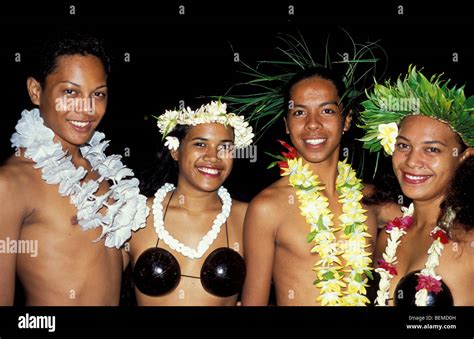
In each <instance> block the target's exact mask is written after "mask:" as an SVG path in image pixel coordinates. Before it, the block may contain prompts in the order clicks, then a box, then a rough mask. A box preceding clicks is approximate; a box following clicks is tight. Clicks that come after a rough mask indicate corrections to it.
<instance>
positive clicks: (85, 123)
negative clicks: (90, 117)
mask: <svg viewBox="0 0 474 339" xmlns="http://www.w3.org/2000/svg"><path fill="white" fill-rule="evenodd" d="M69 122H70V123H71V124H73V125H74V126H77V127H86V126H87V125H89V121H76V120H69Z"/></svg>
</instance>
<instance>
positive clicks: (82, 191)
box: [11, 109, 149, 248]
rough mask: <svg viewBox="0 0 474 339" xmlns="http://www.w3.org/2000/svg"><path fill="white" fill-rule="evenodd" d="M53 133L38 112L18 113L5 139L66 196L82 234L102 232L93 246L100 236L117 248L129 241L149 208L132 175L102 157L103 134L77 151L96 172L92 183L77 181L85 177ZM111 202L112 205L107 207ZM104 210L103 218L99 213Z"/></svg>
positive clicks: (113, 158)
mask: <svg viewBox="0 0 474 339" xmlns="http://www.w3.org/2000/svg"><path fill="white" fill-rule="evenodd" d="M54 137H55V134H54V132H53V131H52V130H51V129H50V128H48V127H46V126H45V125H44V121H43V118H42V117H41V115H40V112H39V110H38V109H33V110H31V111H28V110H24V111H23V112H22V114H21V119H20V120H19V121H18V123H17V125H16V132H15V133H14V134H13V135H12V137H11V142H12V147H14V148H16V149H18V148H25V153H24V155H25V157H26V158H28V159H31V160H33V161H34V162H35V165H34V167H35V168H37V169H41V172H42V178H43V180H44V181H45V182H46V183H48V184H50V185H59V189H58V190H59V194H60V195H61V196H63V197H66V196H68V197H69V198H70V202H71V203H72V204H74V206H75V207H76V209H77V220H78V223H79V225H80V226H81V228H82V229H83V230H89V229H92V228H97V227H99V226H101V227H102V232H101V235H100V236H99V237H98V238H97V239H96V240H94V241H95V242H97V241H99V240H101V239H102V238H104V237H105V246H107V247H116V248H120V247H121V246H122V245H123V244H124V243H125V241H127V240H128V238H130V236H131V232H132V231H136V230H138V229H139V228H142V227H145V221H146V217H147V215H148V212H149V208H148V207H147V206H146V197H144V196H143V195H141V194H140V192H139V189H138V183H139V182H138V180H137V179H136V178H132V179H124V178H125V177H130V176H133V172H132V170H130V169H129V168H127V167H125V166H124V165H123V164H122V162H121V161H120V159H121V156H120V155H111V156H105V154H104V150H105V149H106V148H107V146H108V144H109V141H108V140H107V141H102V139H104V138H105V135H104V134H103V133H100V132H95V133H94V135H93V136H92V138H91V140H90V141H89V143H88V144H87V145H85V146H82V147H81V148H80V150H81V153H82V155H83V157H84V158H85V159H87V160H88V161H89V162H90V164H91V166H92V170H96V171H98V173H99V174H100V178H99V179H98V180H89V181H87V182H81V180H82V179H83V178H84V177H85V176H86V175H87V170H86V169H84V168H83V167H76V166H74V164H73V163H72V161H71V159H72V156H71V155H68V154H67V152H65V151H64V150H63V148H62V145H61V144H60V143H59V142H55V141H54ZM105 179H106V180H110V181H111V183H112V185H111V187H110V189H109V190H108V192H107V193H104V194H103V195H100V196H95V195H94V193H95V192H96V191H97V190H98V189H99V185H100V183H101V182H102V181H104V180H105ZM109 199H112V200H113V203H110V202H109ZM103 207H106V208H107V211H106V213H105V214H101V213H100V212H99V210H100V209H101V208H103Z"/></svg>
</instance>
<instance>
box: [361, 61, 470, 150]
mask: <svg viewBox="0 0 474 339" xmlns="http://www.w3.org/2000/svg"><path fill="white" fill-rule="evenodd" d="M366 94H367V100H365V101H364V102H362V106H363V107H364V110H363V111H362V112H361V117H360V124H359V127H361V128H362V129H364V130H365V132H366V134H365V136H364V137H363V138H362V139H360V140H361V141H362V142H363V143H364V148H366V149H368V150H369V151H371V152H379V151H381V149H382V148H383V149H384V151H385V153H386V154H388V155H391V154H392V153H393V149H394V145H395V138H396V136H397V134H398V125H399V123H400V121H401V120H403V118H405V117H406V116H408V115H416V114H418V115H423V116H427V117H430V118H434V119H437V120H440V121H442V122H444V123H446V124H448V125H449V127H450V128H451V129H452V130H453V131H454V132H456V133H457V134H458V135H459V136H460V137H461V139H462V140H463V142H464V143H465V144H466V145H467V146H474V96H471V97H469V98H468V99H466V97H465V95H464V86H461V87H456V86H455V85H452V86H450V80H449V79H448V80H443V79H442V74H439V75H437V74H435V75H433V76H432V77H431V78H430V79H428V78H427V77H426V76H425V75H423V73H421V71H418V70H417V69H416V67H412V66H410V67H409V68H408V73H407V74H406V75H405V76H404V77H403V78H402V77H399V78H398V80H397V81H396V82H394V83H392V82H391V81H390V80H387V81H385V83H384V84H377V83H376V84H375V86H374V88H373V90H372V91H371V92H366Z"/></svg>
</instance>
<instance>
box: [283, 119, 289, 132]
mask: <svg viewBox="0 0 474 339" xmlns="http://www.w3.org/2000/svg"><path fill="white" fill-rule="evenodd" d="M283 120H284V121H285V132H286V134H290V130H289V129H288V121H286V117H283Z"/></svg>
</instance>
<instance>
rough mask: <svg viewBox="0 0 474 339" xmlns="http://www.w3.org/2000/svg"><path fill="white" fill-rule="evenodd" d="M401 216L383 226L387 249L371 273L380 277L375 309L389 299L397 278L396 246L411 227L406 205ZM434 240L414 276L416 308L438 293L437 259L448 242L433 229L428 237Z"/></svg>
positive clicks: (442, 232)
mask: <svg viewBox="0 0 474 339" xmlns="http://www.w3.org/2000/svg"><path fill="white" fill-rule="evenodd" d="M402 210H403V216H402V217H401V218H398V217H397V218H395V219H394V220H392V221H390V222H388V223H387V225H386V232H387V233H388V234H390V237H389V238H388V240H387V246H386V247H385V251H384V253H383V255H382V258H383V259H380V260H379V261H378V265H379V267H378V268H376V269H375V271H376V272H378V273H379V274H380V283H379V289H378V291H377V298H376V300H375V305H376V306H387V299H388V298H389V289H390V282H391V280H392V279H393V277H394V276H395V275H397V274H398V273H397V270H396V267H395V266H396V264H397V263H398V261H397V256H396V253H397V248H398V246H399V245H400V242H401V237H403V236H404V235H405V234H406V232H407V230H408V228H409V227H410V226H411V225H412V224H413V213H414V205H413V204H410V206H409V207H408V208H405V207H402ZM430 236H431V237H432V238H433V239H434V241H433V243H432V244H431V246H430V248H429V249H428V259H427V260H426V263H425V267H424V268H423V269H422V270H421V272H420V273H417V276H418V284H417V286H416V291H417V292H416V294H415V304H416V305H417V306H426V304H427V300H428V292H433V293H439V292H440V291H441V277H440V276H438V275H437V274H436V268H437V267H438V265H439V257H440V255H441V253H442V252H443V249H444V245H445V244H447V243H448V242H449V237H448V235H447V234H446V232H445V231H444V230H443V229H441V228H440V227H438V226H436V227H435V228H434V229H433V230H432V231H431V233H430Z"/></svg>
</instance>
